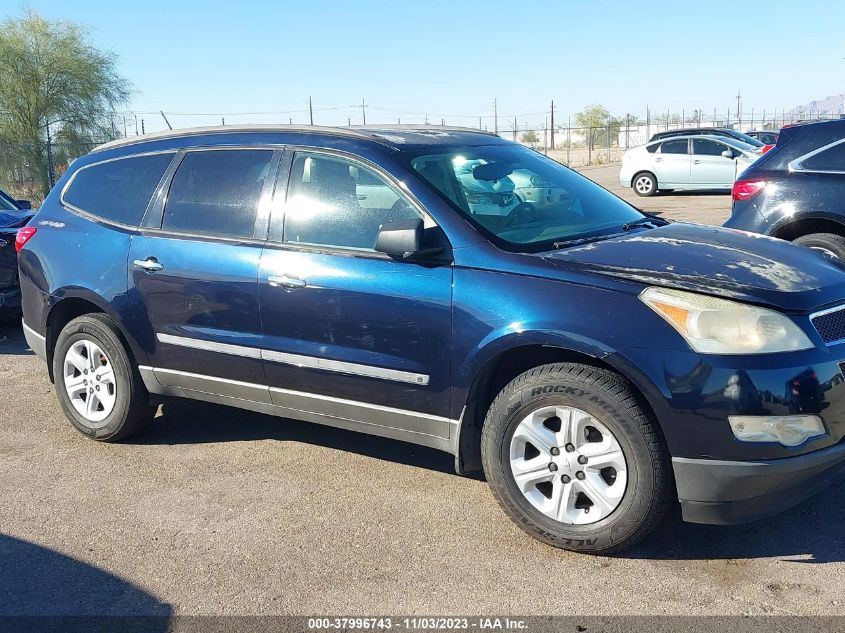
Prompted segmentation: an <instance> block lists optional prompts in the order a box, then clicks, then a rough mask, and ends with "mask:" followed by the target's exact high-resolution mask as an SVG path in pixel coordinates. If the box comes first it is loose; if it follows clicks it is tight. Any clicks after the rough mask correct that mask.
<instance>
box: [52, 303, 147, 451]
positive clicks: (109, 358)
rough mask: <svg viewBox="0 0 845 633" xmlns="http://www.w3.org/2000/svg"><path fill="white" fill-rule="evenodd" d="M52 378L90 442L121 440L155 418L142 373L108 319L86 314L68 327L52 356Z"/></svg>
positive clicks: (69, 413)
mask: <svg viewBox="0 0 845 633" xmlns="http://www.w3.org/2000/svg"><path fill="white" fill-rule="evenodd" d="M71 350H73V354H72V355H69V352H70V351H71ZM92 357H93V358H92ZM71 359H73V360H71ZM92 367H93V368H94V369H93V370H92V369H91V368H92ZM109 370H110V372H109ZM53 376H54V378H55V383H56V393H57V394H58V397H59V402H60V403H61V405H62V409H63V410H64V413H65V415H66V416H67V418H68V420H70V422H71V424H73V426H74V427H75V428H76V430H78V431H79V432H80V433H82V434H83V435H85V436H87V437H88V438H90V439H93V440H98V441H101V442H117V441H120V440H122V439H125V438H127V437H129V436H130V435H132V434H133V433H135V432H136V431H138V430H139V429H140V428H141V427H142V426H143V424H144V423H145V422H147V421H149V420H150V419H152V417H153V412H154V410H153V408H152V407H151V406H150V397H149V393H148V392H147V390H146V388H145V387H144V383H143V381H142V380H141V375H140V374H139V373H138V368H137V366H136V365H135V363H134V362H133V361H132V360H131V359H130V357H129V354H128V353H127V351H126V346H125V344H124V343H123V340H122V337H121V335H120V333H119V331H118V329H117V326H116V325H115V323H114V321H112V319H111V318H109V317H108V316H106V315H105V314H86V315H84V316H81V317H78V318H76V319H74V320H73V321H71V322H70V323H68V324H67V325H66V326H65V327H64V329H63V330H62V331H61V332H60V333H59V338H58V340H57V341H56V348H55V351H54V353H53ZM80 381H82V382H83V383H84V384H80ZM69 389H70V390H69ZM93 389H96V390H97V391H96V392H94V391H93ZM86 390H90V393H88V392H87V391H86ZM71 391H72V392H73V393H71ZM92 395H93V396H94V397H93V398H92ZM83 396H84V399H83ZM89 405H90V406H89Z"/></svg>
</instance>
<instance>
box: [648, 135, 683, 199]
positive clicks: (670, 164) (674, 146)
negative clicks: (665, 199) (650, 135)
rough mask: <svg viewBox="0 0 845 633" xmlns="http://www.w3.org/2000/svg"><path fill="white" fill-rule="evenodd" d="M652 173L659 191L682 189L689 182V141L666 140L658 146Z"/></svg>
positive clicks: (680, 139) (681, 139) (678, 139)
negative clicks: (655, 177)
mask: <svg viewBox="0 0 845 633" xmlns="http://www.w3.org/2000/svg"><path fill="white" fill-rule="evenodd" d="M654 171H655V172H656V176H657V182H658V186H659V187H660V188H661V189H666V188H669V189H671V188H672V187H676V186H677V187H684V186H686V185H689V182H690V154H689V141H688V139H685V138H676V139H668V140H666V141H663V142H662V143H661V144H660V147H659V148H657V152H656V154H655V155H654Z"/></svg>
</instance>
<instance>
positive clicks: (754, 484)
mask: <svg viewBox="0 0 845 633" xmlns="http://www.w3.org/2000/svg"><path fill="white" fill-rule="evenodd" d="M672 466H673V468H674V471H675V482H676V484H677V487H678V498H679V500H680V502H681V511H682V513H683V518H684V520H685V521H689V522H691V523H710V524H716V525H733V524H737V523H747V522H749V521H754V520H757V519H762V518H765V517H767V516H771V515H773V514H777V513H778V512H781V511H783V510H786V509H787V508H791V507H792V506H794V505H796V504H797V503H800V502H801V501H803V500H804V499H807V498H808V497H810V496H812V495H814V494H815V493H816V492H818V491H819V490H820V489H821V488H823V487H824V486H827V485H828V484H830V483H831V482H832V481H833V480H834V479H836V478H837V477H838V476H839V475H841V474H842V473H843V472H845V443H840V444H837V445H835V446H831V447H829V448H825V449H822V450H818V451H814V452H812V453H806V454H804V455H798V456H796V457H789V458H785V459H773V460H767V461H754V462H738V461H722V460H715V459H690V458H685V457H674V458H672Z"/></svg>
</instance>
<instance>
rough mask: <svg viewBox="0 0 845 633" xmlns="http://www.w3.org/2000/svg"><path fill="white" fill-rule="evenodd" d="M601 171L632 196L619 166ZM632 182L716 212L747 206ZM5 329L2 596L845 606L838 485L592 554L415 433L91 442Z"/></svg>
mask: <svg viewBox="0 0 845 633" xmlns="http://www.w3.org/2000/svg"><path fill="white" fill-rule="evenodd" d="M585 173H587V175H589V176H590V177H593V178H595V179H596V180H597V181H599V182H602V183H609V184H610V188H611V190H612V191H614V192H617V193H619V192H620V188H619V186H618V185H616V186H614V185H613V180H614V179H615V177H616V170H615V168H607V167H605V168H600V169H591V170H585ZM623 193H625V192H623ZM636 200H637V202H638V203H640V204H641V206H644V207H645V208H648V209H650V210H657V211H661V212H663V213H664V214H665V216H666V217H676V218H685V219H691V218H696V219H699V220H702V221H706V222H709V223H718V222H720V221H722V220H723V219H724V218H725V217H726V210H727V209H728V208H729V202H730V199H729V197H727V196H725V195H718V196H716V195H705V196H658V197H655V198H652V199H646V200H644V199H640V198H637V199H636ZM0 341H2V342H0V411H2V412H3V414H2V419H3V422H2V424H0V482H2V483H0V614H3V613H6V614H8V613H19V614H24V613H26V614H45V613H77V614H86V613H97V614H101V613H121V614H123V613H136V614H138V613H141V614H171V613H175V614H287V613H294V614H324V613H330V614H339V615H348V614H359V615H379V614H447V613H453V614H458V613H491V612H493V613H500V614H503V613H504V614H506V613H519V614H569V615H572V614H580V615H589V614H594V615H610V614H627V615H636V614H647V615H651V614H681V615H691V614H785V615H788V614H836V615H839V614H843V603H845V597H843V593H842V578H843V574H845V564H843V560H844V558H843V557H845V535H843V533H842V529H841V526H842V525H843V524H845V500H843V498H842V496H841V495H840V494H839V492H838V491H837V490H829V491H827V492H825V493H823V494H822V495H821V496H819V497H816V498H815V499H812V500H810V501H808V502H805V503H804V504H802V505H800V506H799V507H797V508H796V509H794V510H792V511H790V512H788V513H786V514H784V515H781V516H779V517H776V518H774V519H771V520H768V521H765V522H761V523H756V524H752V525H748V526H742V527H734V528H724V527H722V528H719V527H706V526H694V525H688V524H684V523H682V522H681V521H680V520H679V519H678V518H677V516H670V517H669V518H667V520H666V521H665V522H664V524H663V526H662V527H661V528H660V529H659V530H658V532H657V533H656V534H655V535H653V536H652V537H651V538H650V539H649V540H648V541H647V542H646V543H645V544H643V545H641V546H640V547H638V548H637V549H635V550H633V551H630V552H628V553H626V554H625V555H623V556H620V557H616V558H601V557H593V556H585V555H578V554H573V553H568V552H563V551H559V550H556V549H553V548H551V547H548V546H545V545H542V544H541V543H539V542H537V541H534V540H533V539H532V538H530V537H528V536H527V535H525V534H524V533H522V532H521V531H520V530H519V529H518V528H517V527H515V526H514V525H512V524H511V522H510V521H509V520H508V519H507V518H506V517H505V516H504V515H503V514H502V512H501V511H500V510H499V508H498V506H497V505H496V503H495V501H494V500H493V498H492V496H491V494H490V492H489V491H488V489H487V486H486V484H485V483H484V482H483V481H482V480H480V479H476V478H466V477H459V476H456V475H455V474H453V472H452V459H451V458H450V457H449V456H447V455H446V454H441V453H438V452H435V451H431V450H428V449H424V448H419V447H415V446H411V445H406V444H402V443H399V442H393V441H388V440H381V439H376V438H373V437H369V436H364V435H356V434H353V433H350V432H345V431H341V430H335V429H330V428H324V427H320V426H312V425H307V424H304V423H299V422H292V421H287V420H281V419H276V418H271V417H266V416H262V415H258V414H253V413H248V412H243V411H238V410H235V409H227V408H224V407H220V406H215V405H210V404H203V403H191V402H179V401H176V402H172V403H168V404H166V405H164V406H163V407H162V408H161V410H160V412H159V414H158V417H157V418H156V420H155V422H154V424H153V425H151V426H150V427H149V428H148V429H147V430H146V431H145V432H143V433H142V434H141V435H140V436H138V437H136V438H135V439H133V440H132V441H131V442H127V443H123V444H117V445H105V444H96V443H94V442H90V441H88V440H86V439H84V438H83V437H82V436H81V435H79V434H78V433H76V432H75V431H74V430H73V429H72V428H71V426H70V424H69V423H68V422H66V420H65V419H64V417H63V415H62V413H61V411H60V408H59V405H58V403H57V401H56V398H55V396H54V393H53V388H52V385H51V384H50V382H49V381H48V379H47V375H46V369H45V367H44V366H43V364H42V363H41V362H40V361H39V360H38V359H36V358H35V357H34V356H33V355H32V354H31V352H29V351H28V350H27V348H26V345H25V343H24V340H23V336H22V335H21V333H20V331H19V329H18V328H16V327H15V328H9V327H7V328H0Z"/></svg>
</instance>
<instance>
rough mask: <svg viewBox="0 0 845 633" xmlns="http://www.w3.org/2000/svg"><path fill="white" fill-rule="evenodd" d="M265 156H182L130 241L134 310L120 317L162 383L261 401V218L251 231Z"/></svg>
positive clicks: (239, 152)
mask: <svg viewBox="0 0 845 633" xmlns="http://www.w3.org/2000/svg"><path fill="white" fill-rule="evenodd" d="M273 157H274V152H273V150H271V149H225V150H219V149H204V150H192V151H188V152H186V153H185V154H184V157H183V158H182V160H181V163H179V166H178V168H177V169H176V172H175V174H174V176H173V179H172V181H171V183H170V185H169V191H168V192H167V194H166V196H165V195H161V196H160V198H161V200H158V201H155V202H154V204H153V205H152V207H151V209H150V211H149V212H148V215H152V216H153V217H152V218H149V217H148V218H147V219H146V220H145V224H147V225H148V226H147V228H145V229H142V231H141V233H140V234H139V235H136V236H134V237H133V238H132V244H131V247H130V254H129V269H130V273H129V274H130V290H129V292H130V297H132V295H133V294H134V295H136V296H135V297H134V298H132V299H131V301H130V302H129V305H142V306H143V308H144V309H143V311H138V312H135V313H133V314H130V315H127V318H128V319H130V320H131V321H132V322H133V330H134V331H135V332H136V333H137V334H136V336H137V337H138V338H139V340H140V341H141V344H142V345H143V346H144V347H145V349H147V350H148V352H149V357H150V364H151V365H152V369H151V371H153V372H154V373H155V377H156V379H158V381H159V382H160V383H162V384H163V385H165V386H171V387H179V388H184V389H189V390H192V391H193V390H196V391H202V392H210V393H222V394H229V395H234V396H237V397H245V398H249V399H255V400H260V401H267V400H268V399H269V396H268V395H267V389H266V387H263V388H262V387H261V385H263V384H264V373H263V368H262V364H261V337H262V334H261V320H260V318H259V305H258V268H259V262H260V259H261V249H262V245H263V241H264V236H263V235H261V233H262V232H264V233H266V218H265V224H264V226H261V222H260V220H259V222H256V216H257V211H258V209H259V207H261V206H262V205H260V201H261V200H262V198H264V199H265V200H266V199H269V195H270V191H269V190H270V188H271V187H272V180H273V178H272V177H269V172H270V171H271V166H272V165H274V164H275V163H276V162H277V160H278V159H277V160H276V161H274V160H273ZM165 198H166V203H165V202H163V200H164V199H165ZM150 224H152V226H149V225H150ZM256 233H258V235H257V234H256ZM242 383H244V384H242ZM247 383H248V384H249V385H256V387H249V386H247Z"/></svg>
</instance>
